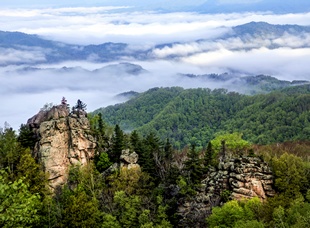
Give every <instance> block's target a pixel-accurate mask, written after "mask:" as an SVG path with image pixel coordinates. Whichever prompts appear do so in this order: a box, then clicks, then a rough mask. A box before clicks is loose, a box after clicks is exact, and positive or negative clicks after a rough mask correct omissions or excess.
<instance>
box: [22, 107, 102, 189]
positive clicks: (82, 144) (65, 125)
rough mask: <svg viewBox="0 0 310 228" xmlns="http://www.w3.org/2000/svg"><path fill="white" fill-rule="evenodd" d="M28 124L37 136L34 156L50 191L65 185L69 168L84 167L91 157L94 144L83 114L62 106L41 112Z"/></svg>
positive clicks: (87, 122) (93, 151)
mask: <svg viewBox="0 0 310 228" xmlns="http://www.w3.org/2000/svg"><path fill="white" fill-rule="evenodd" d="M27 124H28V125H29V126H30V128H31V129H32V131H33V132H34V134H35V135H36V137H37V142H36V145H35V148H34V155H35V157H36V158H37V159H38V160H39V162H41V163H42V164H43V166H44V169H45V171H46V172H47V173H48V174H49V185H50V187H51V188H52V189H54V188H56V187H57V186H62V185H64V184H65V183H66V182H67V179H68V172H69V168H70V166H71V165H85V164H87V163H88V162H89V160H90V159H92V158H93V157H94V153H95V148H96V141H95V139H94V138H93V137H92V136H91V134H90V133H89V132H90V124H89V121H88V119H87V118H86V115H85V114H84V113H83V114H81V115H76V114H72V113H70V112H69V110H68V108H67V105H64V104H62V105H58V106H54V107H52V108H51V109H50V110H46V111H43V110H41V111H40V112H39V113H38V114H36V115H35V116H33V117H32V118H30V119H29V120H28V122H27Z"/></svg>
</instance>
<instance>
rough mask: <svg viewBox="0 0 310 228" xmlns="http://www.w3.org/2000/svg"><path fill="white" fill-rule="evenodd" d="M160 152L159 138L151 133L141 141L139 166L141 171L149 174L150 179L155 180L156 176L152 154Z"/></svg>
mask: <svg viewBox="0 0 310 228" xmlns="http://www.w3.org/2000/svg"><path fill="white" fill-rule="evenodd" d="M159 151H160V141H159V138H158V137H157V136H156V135H155V134H154V133H153V132H151V133H150V134H148V135H147V136H146V138H145V139H144V141H143V152H142V153H141V156H140V159H139V160H140V165H141V166H142V169H143V171H145V172H147V173H149V174H150V175H151V177H153V178H155V179H157V178H158V174H157V173H156V164H155V161H154V154H155V153H159Z"/></svg>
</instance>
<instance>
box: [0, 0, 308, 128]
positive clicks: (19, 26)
mask: <svg viewBox="0 0 310 228" xmlns="http://www.w3.org/2000/svg"><path fill="white" fill-rule="evenodd" d="M209 1H210V3H212V2H213V4H215V3H216V4H219V5H232V4H233V2H234V3H235V4H237V5H238V4H241V5H246V4H250V3H249V2H250V1H246V0H236V1H226V0H221V1H215V0H209ZM264 1H265V0H262V1H256V2H264ZM276 1H278V0H276ZM25 2H26V1H24V0H20V1H17V0H11V1H1V2H0V15H1V17H0V31H20V32H24V33H29V34H38V35H39V36H41V37H43V38H46V39H51V40H54V41H59V42H64V43H69V44H76V45H88V44H101V43H104V42H124V43H128V44H129V49H131V50H140V49H142V50H144V49H148V48H151V47H154V46H155V45H158V44H163V43H174V44H173V45H171V46H170V47H164V48H161V47H158V48H154V49H153V50H152V52H151V57H152V60H145V61H141V60H139V61H138V60H135V59H126V58H124V59H123V60H122V61H123V62H125V61H126V62H131V63H134V64H138V65H140V66H142V67H143V68H144V69H145V70H146V71H147V72H148V73H143V74H141V75H129V74H126V73H125V72H122V71H120V72H104V73H102V74H99V75H98V74H94V73H91V72H90V71H92V70H95V69H100V68H102V67H104V66H106V65H109V64H118V62H111V63H104V64H99V63H95V62H93V61H91V58H90V59H89V61H82V62H74V61H68V62H63V63H58V64H53V65H50V64H40V65H36V66H35V67H39V68H43V69H45V70H42V71H38V72H24V71H20V69H21V68H22V67H27V65H25V66H18V65H15V64H14V62H16V61H17V62H18V61H19V60H20V59H22V60H28V61H29V64H31V62H33V61H34V60H38V59H44V58H45V54H46V52H48V51H49V50H41V49H39V48H32V49H29V50H24V51H18V50H14V49H1V48H0V49H1V51H0V63H2V65H4V63H5V64H6V66H2V67H0V103H1V104H2V108H1V110H0V127H1V126H3V125H4V122H8V123H9V124H10V125H11V126H12V127H13V128H14V129H18V128H19V126H20V124H21V123H26V121H27V119H28V118H30V117H32V116H33V115H34V114H36V113H37V112H38V111H39V110H40V108H41V107H43V106H44V105H45V104H46V103H54V104H59V103H60V101H61V98H62V97H63V96H65V97H66V98H67V100H68V102H69V104H71V105H74V104H75V102H76V100H77V99H81V100H82V101H83V102H84V103H86V104H87V105H88V106H87V108H88V111H93V110H95V109H97V108H100V107H104V106H107V105H111V104H115V103H116V102H120V100H116V98H115V95H117V94H118V93H122V92H126V91H130V90H134V91H138V92H143V91H146V90H147V89H149V88H152V87H155V86H182V87H185V88H193V87H201V86H206V87H211V88H215V87H218V86H219V85H214V84H211V83H209V84H202V83H201V82H199V81H195V82H194V81H190V80H186V79H180V77H179V76H178V74H179V73H193V74H206V73H225V72H228V71H231V70H232V71H234V72H242V73H244V74H249V75H257V74H267V75H271V76H275V77H277V78H279V79H284V80H310V74H309V72H310V66H309V64H308V60H309V59H310V48H309V47H310V34H295V35H292V34H284V35H283V36H282V37H273V36H266V37H248V39H247V40H244V39H240V38H230V39H228V40H227V39H222V38H221V37H222V36H224V35H225V34H229V33H230V32H231V27H232V26H237V25H241V24H245V23H249V22H251V21H256V22H259V21H265V22H268V23H271V24H297V25H303V26H310V11H309V12H307V11H306V12H298V13H283V14H281V13H277V14H275V13H273V12H272V11H264V12H234V13H217V14H207V13H199V12H195V11H191V10H186V12H185V11H179V10H173V11H171V9H194V8H195V7H196V6H199V5H201V4H204V3H206V2H208V1H205V0H202V1H200V0H197V1H190V4H191V5H190V6H189V5H188V4H189V1H188V0H186V1H185V0H179V1H176V0H174V1H172V0H170V1H167V0H165V1H164V0H162V1H161V0H158V1H154V0H152V1H151V0H147V1H138V0H131V1H120V0H118V1H98V0H90V1H87V3H85V2H86V1H78V0H75V1H69V0H64V1H53V2H52V3H51V1H42V0H40V1H39V0H29V1H27V3H25ZM147 2H148V3H149V4H148V6H147V4H146V3H147ZM288 2H290V1H288ZM292 2H293V1H292ZM294 2H296V1H294ZM297 2H298V1H297ZM129 3H130V4H129ZM176 4H177V5H176ZM251 4H253V1H251ZM133 6H134V7H133ZM162 8H165V9H170V11H169V12H168V11H163V10H162ZM155 9H161V10H160V11H157V10H155ZM201 39H204V41H203V42H199V40H201ZM275 45H276V46H279V47H278V48H273V47H274V46H275ZM171 56H173V57H171ZM0 65H1V64H0ZM62 67H79V69H78V70H76V71H73V72H67V73H64V72H62V71H57V70H53V69H51V68H62ZM81 68H84V69H86V70H87V71H84V70H82V69H81ZM225 86H226V87H229V85H225Z"/></svg>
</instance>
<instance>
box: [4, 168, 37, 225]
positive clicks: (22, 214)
mask: <svg viewBox="0 0 310 228" xmlns="http://www.w3.org/2000/svg"><path fill="white" fill-rule="evenodd" d="M40 208H41V202H40V196H39V194H33V193H31V192H30V191H29V189H28V185H27V184H25V183H24V180H23V179H18V180H15V181H13V182H11V181H9V180H8V173H7V172H5V171H4V170H0V226H1V227H32V226H34V225H36V224H37V223H38V222H39V220H40V217H39V215H38V211H39V210H40Z"/></svg>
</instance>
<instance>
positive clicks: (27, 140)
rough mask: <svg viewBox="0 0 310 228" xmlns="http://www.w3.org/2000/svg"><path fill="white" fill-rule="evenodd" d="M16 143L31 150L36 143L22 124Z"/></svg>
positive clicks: (30, 132) (26, 127) (26, 126)
mask: <svg viewBox="0 0 310 228" xmlns="http://www.w3.org/2000/svg"><path fill="white" fill-rule="evenodd" d="M17 139H18V142H20V144H21V146H23V147H25V148H28V147H29V148H30V149H33V148H34V146H35V143H36V137H35V135H34V133H33V132H32V131H31V130H30V127H29V126H28V125H26V124H22V125H21V126H20V128H19V135H18V138H17Z"/></svg>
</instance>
